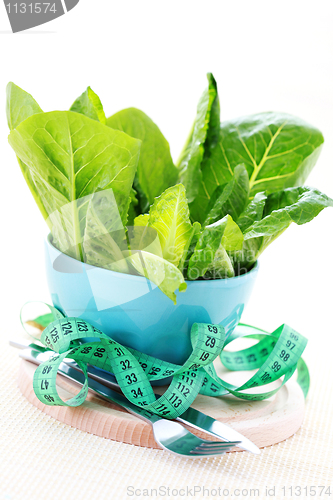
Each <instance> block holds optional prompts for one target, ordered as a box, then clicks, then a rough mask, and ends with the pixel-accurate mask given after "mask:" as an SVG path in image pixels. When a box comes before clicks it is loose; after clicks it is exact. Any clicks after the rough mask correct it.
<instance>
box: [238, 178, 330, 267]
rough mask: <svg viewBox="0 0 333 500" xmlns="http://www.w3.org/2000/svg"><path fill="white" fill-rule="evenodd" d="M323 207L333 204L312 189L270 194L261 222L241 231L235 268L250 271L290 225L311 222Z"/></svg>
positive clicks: (296, 189)
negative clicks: (239, 247) (242, 241)
mask: <svg viewBox="0 0 333 500" xmlns="http://www.w3.org/2000/svg"><path fill="white" fill-rule="evenodd" d="M257 196H258V195H257ZM262 196H263V195H262V194H261V197H262ZM257 200H259V197H258V198H257ZM253 201H254V200H253ZM325 207H333V200H331V199H330V198H329V197H328V196H326V195H324V194H323V193H321V192H320V191H318V189H314V188H309V187H296V188H287V189H285V190H284V191H279V192H278V193H272V194H270V195H269V196H268V197H267V200H266V204H265V208H264V212H263V218H261V219H257V220H254V221H253V223H252V224H251V225H249V226H248V227H247V228H246V229H245V230H244V245H243V248H242V251H241V252H235V253H232V259H233V260H234V262H235V267H237V266H236V263H237V264H238V265H239V266H241V267H245V268H249V267H251V264H253V263H254V262H255V261H256V260H257V259H258V257H259V256H260V254H261V253H262V252H263V251H264V250H265V249H266V248H267V247H268V246H269V245H270V244H271V243H272V242H273V241H274V240H275V239H276V238H277V237H278V236H280V235H281V234H282V233H283V232H284V231H285V230H286V229H287V228H288V227H289V225H290V224H291V223H292V222H295V223H296V224H298V225H301V224H305V223H307V222H310V221H311V220H312V219H313V218H314V217H316V216H317V215H318V214H319V213H320V212H321V211H322V210H323V209H324V208H325Z"/></svg>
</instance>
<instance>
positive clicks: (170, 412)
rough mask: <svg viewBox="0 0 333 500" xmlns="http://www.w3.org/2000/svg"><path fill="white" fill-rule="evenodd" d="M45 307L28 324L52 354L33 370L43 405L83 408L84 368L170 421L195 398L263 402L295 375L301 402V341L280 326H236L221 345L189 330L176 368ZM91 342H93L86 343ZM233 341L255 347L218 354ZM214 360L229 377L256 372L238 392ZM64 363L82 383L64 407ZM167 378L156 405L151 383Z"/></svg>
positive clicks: (304, 382)
mask: <svg viewBox="0 0 333 500" xmlns="http://www.w3.org/2000/svg"><path fill="white" fill-rule="evenodd" d="M48 307H49V309H50V311H51V312H50V314H46V315H43V316H40V317H38V318H36V319H35V320H34V321H35V323H38V324H40V325H42V326H44V327H45V329H44V330H43V332H42V334H41V336H40V338H38V339H37V340H39V341H40V342H41V343H42V344H43V345H44V346H45V347H46V348H47V349H51V350H53V351H55V354H54V356H53V357H52V358H51V359H50V360H48V361H46V362H44V363H43V364H41V365H40V366H38V368H37V369H36V371H35V374H34V380H33V388H34V391H35V394H36V396H37V398H38V399H39V400H40V401H42V402H43V403H45V404H48V405H61V406H73V407H74V406H79V405H81V404H82V403H83V401H84V400H85V398H86V396H87V393H88V374H87V364H90V365H94V366H96V367H97V368H102V369H103V370H106V371H108V372H111V373H113V374H114V375H115V377H116V379H117V382H118V384H119V386H120V388H121V390H122V392H123V393H124V395H125V396H126V398H127V399H128V400H129V401H131V402H132V403H134V404H135V405H138V406H141V407H145V408H146V409H147V410H149V411H151V412H153V413H156V414H158V415H160V416H163V417H166V418H170V419H173V418H176V417H177V416H179V415H181V414H182V413H183V412H184V411H185V410H187V408H188V407H189V406H190V405H191V404H192V403H193V401H194V400H195V398H196V396H197V395H198V394H199V393H200V394H204V395H206V396H213V397H216V396H223V395H226V394H233V395H234V396H236V397H238V398H241V399H245V400H251V401H255V400H263V399H267V398H269V397H271V396H272V395H273V394H275V393H276V392H277V391H278V390H279V389H280V388H281V387H282V385H284V384H285V383H286V382H287V381H288V380H289V379H290V377H291V376H292V375H293V374H294V372H295V370H296V369H297V370H298V378H297V382H298V383H299V384H300V386H301V388H302V390H303V393H304V396H306V395H307V392H308V390H309V385H310V377H309V371H308V368H307V366H306V364H305V362H304V360H303V359H302V358H301V355H302V353H303V351H304V349H305V346H306V344H307V339H306V338H305V337H303V336H302V335H300V334H299V333H297V332H296V331H295V330H293V329H292V328H290V327H289V326H287V325H282V326H280V327H279V328H278V329H277V330H275V331H274V332H273V333H271V334H269V333H267V332H265V331H263V330H260V329H258V328H255V327H252V326H249V325H243V324H240V325H238V327H237V328H236V329H235V331H234V332H233V334H232V335H230V336H229V337H228V338H227V339H226V336H225V330H224V328H223V327H222V326H220V325H210V324H204V323H195V324H194V325H193V326H192V328H191V344H192V349H193V351H192V353H191V355H190V357H189V358H188V359H187V361H186V362H185V363H184V364H183V365H182V366H179V365H175V364H172V363H167V362H166V361H162V360H160V359H157V358H154V357H152V356H148V355H147V354H143V353H141V352H139V351H136V350H135V349H132V348H129V347H124V346H123V345H121V344H119V343H118V342H116V341H115V340H113V339H111V338H110V337H108V336H107V335H105V334H104V333H103V332H101V331H100V330H99V329H98V328H95V327H94V326H92V325H90V324H89V323H87V322H86V321H84V320H82V319H79V318H68V317H64V316H63V315H62V313H61V312H60V311H58V310H57V309H56V308H54V307H52V306H48ZM28 333H29V332H28ZM29 334H30V333H29ZM34 338H35V339H36V337H34ZM92 338H93V339H94V341H93V342H91V341H90V340H91V339H92ZM239 338H249V339H253V340H257V341H258V342H257V343H256V344H255V345H253V346H251V347H249V348H247V349H243V350H241V351H237V352H227V351H225V350H224V347H225V346H227V345H228V344H230V343H231V342H232V341H234V340H236V339H239ZM86 339H89V341H87V340H86ZM82 341H83V342H84V343H82ZM218 356H220V359H221V361H222V364H223V365H224V366H225V367H226V368H228V369H229V370H233V371H236V370H253V369H258V371H257V372H256V373H255V374H254V375H253V376H252V377H251V378H250V379H249V380H248V381H247V382H246V383H245V384H243V385H241V386H240V387H237V386H234V385H231V384H229V383H227V382H225V381H224V380H222V379H221V378H220V377H219V376H218V375H217V373H216V371H215V368H214V365H213V361H214V360H215V359H216V358H217V357H218ZM65 358H71V359H73V360H75V361H76V362H77V363H78V365H79V366H80V368H81V369H82V371H83V373H84V374H85V377H86V381H85V384H84V385H83V387H82V389H81V391H80V392H79V393H78V394H77V395H76V396H74V397H72V398H71V399H69V400H68V401H63V400H62V399H61V398H60V396H59V395H58V392H57V386H56V377H57V371H58V368H59V365H60V363H61V362H62V361H63V360H64V359H65ZM282 376H283V377H284V378H283V381H282V382H281V385H280V386H279V387H277V388H275V389H273V390H270V391H267V392H261V393H255V394H253V393H252V394H251V393H249V392H247V391H248V390H249V389H252V388H254V387H259V386H264V385H266V384H269V383H271V382H274V381H276V380H278V379H280V378H281V377H282ZM169 377H172V380H171V383H170V385H169V387H168V388H167V390H166V391H165V393H164V394H163V395H162V396H160V397H159V398H158V399H157V398H156V396H155V394H154V392H153V389H152V386H151V384H150V382H152V381H154V380H161V379H164V378H169Z"/></svg>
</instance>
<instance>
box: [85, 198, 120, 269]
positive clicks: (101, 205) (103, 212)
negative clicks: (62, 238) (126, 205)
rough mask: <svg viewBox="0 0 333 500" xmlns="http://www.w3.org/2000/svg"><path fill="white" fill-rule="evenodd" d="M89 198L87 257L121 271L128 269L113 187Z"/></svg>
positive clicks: (90, 260)
mask: <svg viewBox="0 0 333 500" xmlns="http://www.w3.org/2000/svg"><path fill="white" fill-rule="evenodd" d="M86 198H88V199H89V200H88V208H87V214H86V228H85V232H84V237H83V249H84V253H85V261H86V263H87V264H91V265H94V266H98V267H104V268H105V269H110V270H112V271H116V272H119V273H128V272H129V268H128V263H127V262H126V252H127V240H126V235H125V229H124V226H123V223H122V220H121V217H120V214H119V210H118V206H117V202H116V199H115V197H114V194H113V191H112V189H107V190H105V191H99V192H98V193H94V194H93V195H92V196H89V197H86Z"/></svg>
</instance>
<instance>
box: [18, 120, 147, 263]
mask: <svg viewBox="0 0 333 500" xmlns="http://www.w3.org/2000/svg"><path fill="white" fill-rule="evenodd" d="M9 143H10V145H11V146H12V148H13V149H14V151H15V153H16V154H17V156H18V157H19V158H20V159H21V160H22V161H23V162H24V163H25V164H26V165H27V167H28V168H29V172H30V174H31V175H32V176H33V178H34V179H38V182H39V184H38V186H37V185H36V188H37V189H38V196H39V197H40V199H41V200H42V202H43V205H44V207H45V208H46V210H47V213H48V215H49V216H51V215H52V214H53V213H56V217H54V218H53V221H54V222H53V221H52V217H51V218H50V217H49V221H50V224H51V231H52V234H53V232H54V231H53V229H54V227H53V226H54V224H65V226H66V228H64V229H63V231H65V232H67V233H69V234H70V235H71V238H72V241H71V242H70V244H71V245H70V246H71V247H73V251H75V258H77V259H79V260H83V250H82V237H83V232H84V228H85V214H86V210H87V203H83V202H82V203H81V202H77V200H79V199H81V198H83V197H85V196H87V195H91V194H93V193H95V192H96V191H100V190H103V189H112V190H113V193H114V196H115V199H116V202H117V205H118V209H119V213H120V216H121V219H122V222H123V223H125V222H126V218H127V211H128V206H129V202H130V192H131V188H132V183H133V179H134V175H135V172H136V167H137V163H138V158H139V149H140V142H139V141H137V140H136V139H133V138H131V137H129V136H127V135H126V134H124V133H123V132H119V131H116V130H112V129H110V128H109V127H106V126H105V125H102V124H101V123H99V122H97V121H94V120H91V119H89V118H87V117H86V116H84V115H82V114H78V113H73V112H71V111H53V112H50V113H41V114H36V115H33V116H31V117H30V118H27V119H26V120H25V121H24V122H22V123H21V124H20V125H19V126H18V127H17V128H16V129H15V130H12V132H11V133H10V135H9ZM69 207H70V209H69ZM53 236H54V234H53ZM55 244H56V245H57V246H58V248H59V250H61V251H64V252H66V251H67V250H68V242H67V241H61V240H58V241H56V243H55ZM72 256H74V255H73V254H72Z"/></svg>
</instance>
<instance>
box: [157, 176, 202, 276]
mask: <svg viewBox="0 0 333 500" xmlns="http://www.w3.org/2000/svg"><path fill="white" fill-rule="evenodd" d="M189 215H190V214H189V209H188V204H187V200H186V193H185V188H184V186H182V185H181V184H177V185H176V186H173V187H171V188H168V189H167V190H166V191H164V193H163V194H162V195H161V196H160V197H158V198H156V199H155V202H154V204H153V205H152V206H151V207H150V211H149V221H148V225H149V227H152V228H154V229H156V231H157V233H158V235H159V238H160V243H161V248H162V252H163V258H164V259H166V260H168V261H169V262H171V263H172V264H174V265H175V266H178V264H179V262H180V259H181V257H182V255H183V252H184V250H185V246H186V244H187V242H188V240H189V239H190V238H191V236H192V224H191V222H190V218H189Z"/></svg>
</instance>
